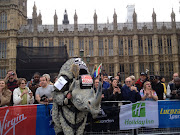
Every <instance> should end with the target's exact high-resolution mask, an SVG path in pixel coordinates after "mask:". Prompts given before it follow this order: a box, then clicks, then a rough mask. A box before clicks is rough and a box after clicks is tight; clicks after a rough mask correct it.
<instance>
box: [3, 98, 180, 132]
mask: <svg viewBox="0 0 180 135" xmlns="http://www.w3.org/2000/svg"><path fill="white" fill-rule="evenodd" d="M127 103H130V101H103V102H102V109H101V111H100V113H99V115H98V117H97V118H96V119H92V117H91V116H88V120H87V124H86V128H85V133H84V134H86V135H96V134H97V135H99V134H103V135H104V134H109V135H114V134H116V135H142V134H158V135H160V134H180V101H157V102H156V101H154V102H152V101H151V102H149V101H147V102H146V101H145V102H137V103H133V104H127ZM123 104H126V105H123ZM119 105H120V107H119ZM137 105H138V106H137ZM134 106H135V109H136V110H138V107H139V108H140V109H139V111H143V109H142V108H145V110H144V112H145V113H146V114H145V117H147V119H148V118H151V117H155V115H154V114H153V113H158V117H157V118H158V123H156V122H154V123H153V124H152V125H144V126H143V127H142V126H141V125H140V127H138V126H139V125H137V123H136V124H135V125H134V126H132V125H131V124H132V123H130V122H129V121H131V119H134V118H138V119H139V118H142V119H143V117H144V116H143V115H144V114H143V113H142V116H138V117H136V116H133V117H132V118H131V115H132V114H130V113H131V112H133V111H134V110H133V109H134V108H133V107H134ZM149 106H150V107H149ZM127 107H129V109H127V111H124V108H127ZM153 108H157V109H153ZM51 109H52V104H49V105H48V106H45V105H25V106H22V105H21V106H11V107H1V108H0V134H1V135H15V134H16V135H21V134H26V135H35V134H36V135H55V132H54V128H53V125H52V118H51ZM131 109H132V110H131ZM141 109H142V110H141ZM149 110H151V111H150V113H148V112H149ZM153 110H154V111H153ZM151 113H152V114H153V115H152V116H151V117H149V114H151ZM129 114H130V115H129ZM133 115H134V114H133ZM140 115H141V114H140ZM126 117H128V122H129V123H128V122H127V120H126ZM155 118H156V117H155ZM124 120H125V123H128V124H129V125H128V126H129V127H128V126H127V125H125V124H124V122H123V121H124ZM156 120H157V119H155V121H156ZM139 121H140V120H139ZM122 123H123V124H124V125H123V124H122ZM146 123H147V122H146ZM156 124H158V125H156ZM151 126H152V127H151ZM153 126H154V127H153Z"/></svg>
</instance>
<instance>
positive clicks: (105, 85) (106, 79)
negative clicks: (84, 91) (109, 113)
mask: <svg viewBox="0 0 180 135" xmlns="http://www.w3.org/2000/svg"><path fill="white" fill-rule="evenodd" d="M102 87H103V88H104V89H105V90H107V89H108V88H109V87H110V84H109V82H108V76H106V75H105V76H103V85H102Z"/></svg>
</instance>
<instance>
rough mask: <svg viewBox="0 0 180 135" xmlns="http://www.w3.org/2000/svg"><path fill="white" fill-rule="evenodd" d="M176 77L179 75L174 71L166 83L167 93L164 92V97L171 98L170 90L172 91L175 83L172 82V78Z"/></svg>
mask: <svg viewBox="0 0 180 135" xmlns="http://www.w3.org/2000/svg"><path fill="white" fill-rule="evenodd" d="M177 77H179V74H178V73H174V74H173V77H172V78H173V79H172V81H170V82H169V83H168V85H167V93H166V97H167V98H168V99H169V98H171V92H172V90H173V89H174V85H175V83H174V79H175V78H177Z"/></svg>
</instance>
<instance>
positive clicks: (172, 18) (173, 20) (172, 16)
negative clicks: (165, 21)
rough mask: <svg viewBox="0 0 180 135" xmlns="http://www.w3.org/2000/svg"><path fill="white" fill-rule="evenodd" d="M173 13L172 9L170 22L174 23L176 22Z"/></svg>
mask: <svg viewBox="0 0 180 135" xmlns="http://www.w3.org/2000/svg"><path fill="white" fill-rule="evenodd" d="M175 16H176V15H175V13H174V11H173V8H172V13H171V22H175V21H176V20H175Z"/></svg>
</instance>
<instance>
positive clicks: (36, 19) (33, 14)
mask: <svg viewBox="0 0 180 135" xmlns="http://www.w3.org/2000/svg"><path fill="white" fill-rule="evenodd" d="M32 16H33V26H34V31H37V23H38V18H37V8H36V4H35V2H34V6H33V13H32Z"/></svg>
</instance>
